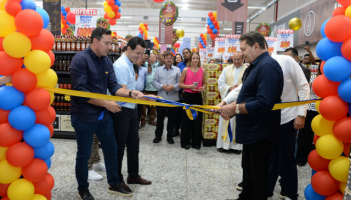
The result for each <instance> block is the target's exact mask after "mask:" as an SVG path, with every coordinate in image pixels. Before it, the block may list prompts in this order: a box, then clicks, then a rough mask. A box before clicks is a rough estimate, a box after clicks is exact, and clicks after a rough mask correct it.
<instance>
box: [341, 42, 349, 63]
mask: <svg viewBox="0 0 351 200" xmlns="http://www.w3.org/2000/svg"><path fill="white" fill-rule="evenodd" d="M350 51H351V39H350V38H349V39H347V40H346V41H345V42H344V43H343V44H342V45H341V53H342V55H343V56H344V57H345V58H346V59H347V60H349V61H351V52H350Z"/></svg>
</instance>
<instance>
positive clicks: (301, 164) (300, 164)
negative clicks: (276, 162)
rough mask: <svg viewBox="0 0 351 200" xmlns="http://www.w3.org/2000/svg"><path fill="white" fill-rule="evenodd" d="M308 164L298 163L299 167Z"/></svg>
mask: <svg viewBox="0 0 351 200" xmlns="http://www.w3.org/2000/svg"><path fill="white" fill-rule="evenodd" d="M305 165H306V164H304V163H297V166H299V167H303V166H305Z"/></svg>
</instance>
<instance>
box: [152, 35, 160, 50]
mask: <svg viewBox="0 0 351 200" xmlns="http://www.w3.org/2000/svg"><path fill="white" fill-rule="evenodd" d="M153 40H154V46H155V47H157V49H160V44H159V40H158V37H154V38H153Z"/></svg>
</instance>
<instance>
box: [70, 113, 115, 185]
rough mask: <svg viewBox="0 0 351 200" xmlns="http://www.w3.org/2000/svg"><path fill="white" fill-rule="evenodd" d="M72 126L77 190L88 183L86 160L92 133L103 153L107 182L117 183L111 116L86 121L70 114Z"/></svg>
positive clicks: (88, 155) (88, 156)
mask: <svg viewBox="0 0 351 200" xmlns="http://www.w3.org/2000/svg"><path fill="white" fill-rule="evenodd" d="M71 122H72V126H73V128H74V130H75V132H76V137H77V149H78V151H77V157H76V179H77V182H78V190H84V189H86V188H89V183H88V161H89V158H90V154H91V147H92V144H93V138H94V133H95V134H96V136H97V137H98V139H99V141H100V143H101V147H102V152H103V153H104V159H105V165H106V174H107V182H108V183H109V185H111V186H116V185H117V184H118V183H119V180H120V179H119V176H118V173H117V171H118V170H119V168H118V164H117V144H116V140H115V135H114V133H113V122H112V119H111V117H109V118H108V119H107V120H105V121H97V122H87V121H83V120H81V119H79V118H78V117H77V116H75V115H74V114H72V116H71Z"/></svg>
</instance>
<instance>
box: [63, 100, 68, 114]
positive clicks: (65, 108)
mask: <svg viewBox="0 0 351 200" xmlns="http://www.w3.org/2000/svg"><path fill="white" fill-rule="evenodd" d="M67 106H68V101H67V100H66V99H63V111H68V108H67Z"/></svg>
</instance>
